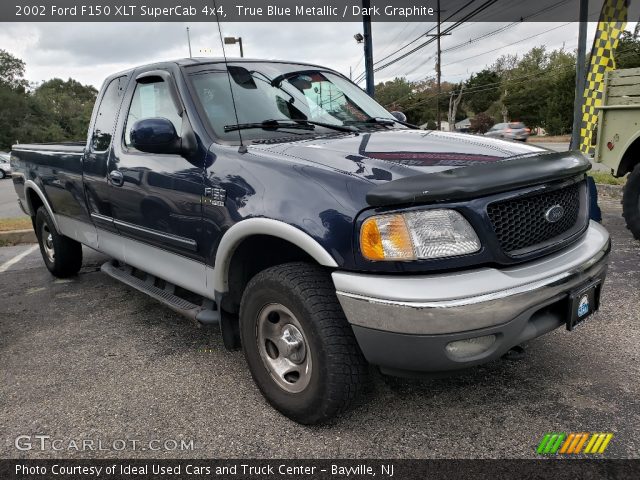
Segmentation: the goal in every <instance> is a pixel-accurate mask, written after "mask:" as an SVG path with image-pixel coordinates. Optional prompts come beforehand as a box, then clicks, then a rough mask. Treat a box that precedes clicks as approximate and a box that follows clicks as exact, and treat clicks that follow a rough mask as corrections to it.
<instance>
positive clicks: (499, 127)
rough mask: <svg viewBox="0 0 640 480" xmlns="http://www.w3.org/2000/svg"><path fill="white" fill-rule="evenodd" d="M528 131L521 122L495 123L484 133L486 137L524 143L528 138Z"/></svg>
mask: <svg viewBox="0 0 640 480" xmlns="http://www.w3.org/2000/svg"><path fill="white" fill-rule="evenodd" d="M529 133H531V130H529V129H528V128H527V127H526V126H525V124H524V123H522V122H508V123H496V124H495V125H494V126H493V127H491V129H490V130H489V131H488V132H487V133H485V136H487V137H494V138H504V139H507V140H520V141H522V142H526V141H527V138H529Z"/></svg>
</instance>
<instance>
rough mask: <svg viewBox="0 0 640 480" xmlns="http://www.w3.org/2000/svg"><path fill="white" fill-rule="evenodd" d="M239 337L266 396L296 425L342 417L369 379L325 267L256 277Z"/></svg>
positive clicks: (287, 267)
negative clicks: (296, 423) (297, 423)
mask: <svg viewBox="0 0 640 480" xmlns="http://www.w3.org/2000/svg"><path fill="white" fill-rule="evenodd" d="M240 334H241V338H242V346H243V349H244V354H245V357H246V359H247V363H248V365H249V369H250V370H251V374H252V376H253V378H254V380H255V382H256V384H257V385H258V387H259V388H260V391H261V392H262V394H263V395H264V397H265V398H266V399H267V400H268V401H269V403H270V404H271V405H272V406H273V407H275V408H276V409H277V410H279V411H280V412H281V413H283V414H284V415H286V416H287V417H289V418H291V419H292V420H294V421H296V422H299V423H303V424H315V423H321V422H324V421H326V420H328V419H330V418H332V417H334V416H335V415H337V414H339V413H341V412H343V411H344V410H346V409H347V408H348V407H349V406H350V405H351V403H352V402H353V400H354V399H355V398H356V395H357V393H358V392H359V390H360V388H361V386H362V384H363V383H364V381H365V379H366V375H367V364H366V361H365V359H364V357H363V356H362V353H361V352H360V349H359V347H358V344H357V343H356V340H355V337H354V335H353V331H352V329H351V327H350V325H349V324H348V322H347V320H346V318H345V316H344V313H343V312H342V308H341V307H340V304H339V302H338V299H337V297H336V293H335V287H334V286H333V283H332V281H331V277H330V275H329V273H328V272H327V271H326V270H325V269H323V268H322V267H319V266H316V265H311V264H306V263H288V264H284V265H278V266H275V267H272V268H268V269H266V270H264V271H262V272H260V273H259V274H258V275H256V276H255V277H254V278H253V279H252V280H251V281H250V282H249V285H248V286H247V288H246V290H245V292H244V295H243V297H242V303H241V307H240Z"/></svg>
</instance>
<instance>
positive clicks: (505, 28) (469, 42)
mask: <svg viewBox="0 0 640 480" xmlns="http://www.w3.org/2000/svg"><path fill="white" fill-rule="evenodd" d="M570 1H571V0H561V1H560V2H557V3H554V4H552V5H550V6H546V7H544V8H542V9H540V10H538V11H536V12H534V13H532V14H531V15H527V16H526V17H522V18H521V19H520V20H519V21H517V22H512V23H510V24H508V25H504V26H502V27H500V28H498V29H496V30H493V31H491V32H488V33H485V34H483V35H480V36H479V37H476V38H474V39H471V40H469V41H468V42H463V43H460V44H457V45H454V46H452V47H449V48H447V49H445V50H442V52H443V53H444V52H450V51H454V50H457V49H460V48H463V47H468V46H469V45H470V44H472V43H475V42H477V41H480V40H484V39H485V38H488V37H491V36H494V35H497V34H499V33H502V32H504V31H506V30H508V29H510V28H513V27H515V26H517V25H521V24H522V23H523V22H524V21H525V20H531V19H533V18H535V17H537V16H539V15H542V14H543V13H545V12H548V11H551V10H553V9H555V8H558V7H560V6H562V5H564V4H566V3H568V2H570ZM468 5H469V3H468V4H466V5H465V7H466V6H468ZM489 6H490V5H487V6H486V7H484V5H483V6H480V7H478V8H477V9H476V10H475V11H474V12H471V14H468V15H467V17H465V18H463V19H462V20H461V21H468V19H469V15H470V16H475V15H478V14H480V13H482V12H484V11H485V10H486V9H487V8H488V7H489ZM512 6H514V5H513V4H512ZM465 7H462V8H465ZM483 7H484V8H483ZM509 8H511V7H509ZM460 10H461V9H458V10H457V11H456V12H455V13H454V14H452V15H451V16H449V17H448V18H451V17H452V16H453V15H455V14H457V13H459V12H460ZM445 21H446V20H445ZM432 30H433V28H432V29H431V30H429V32H430V31H432ZM549 31H551V30H549ZM429 32H427V33H426V34H428V33H429ZM426 34H425V35H426ZM414 42H415V40H414ZM432 42H433V39H431V40H430V41H427V42H425V43H424V44H422V46H426V45H427V44H429V43H432ZM422 46H420V47H419V48H422ZM507 46H508V45H507ZM500 48H502V47H500ZM416 50H417V49H414V50H412V51H411V52H407V53H406V54H404V55H403V56H401V57H398V58H397V59H395V60H394V61H393V62H389V63H388V64H386V65H383V66H382V67H379V68H378V69H375V70H374V71H376V72H377V71H378V70H381V69H382V68H385V67H386V66H388V65H391V64H392V63H395V61H397V60H399V59H402V58H404V57H406V56H408V55H410V54H411V53H413V52H414V51H416ZM388 57H389V56H387V57H385V58H388ZM432 58H433V55H432V56H431V57H429V58H428V59H427V60H426V61H424V62H423V63H422V64H423V65H424V63H426V62H428V61H429V60H431V59H432ZM383 60H384V58H383V59H381V60H379V61H378V62H374V65H376V64H378V63H380V62H381V61H383ZM447 65H451V63H449V64H447ZM447 65H443V66H447ZM420 66H421V65H420V64H418V65H416V66H415V67H414V68H413V69H412V70H411V71H409V72H408V74H411V73H413V72H414V71H416V70H417V69H418V68H420Z"/></svg>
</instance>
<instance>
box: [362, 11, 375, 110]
mask: <svg viewBox="0 0 640 480" xmlns="http://www.w3.org/2000/svg"><path fill="white" fill-rule="evenodd" d="M362 8H363V10H364V15H362V30H363V32H362V33H363V34H364V70H365V72H366V77H367V93H368V94H369V96H370V97H373V94H374V93H375V84H374V83H373V39H372V38H371V15H370V13H369V12H370V8H371V0H362Z"/></svg>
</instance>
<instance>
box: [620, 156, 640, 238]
mask: <svg viewBox="0 0 640 480" xmlns="http://www.w3.org/2000/svg"><path fill="white" fill-rule="evenodd" d="M622 215H623V216H624V219H625V221H626V222H627V228H628V229H629V230H630V231H631V233H632V234H633V236H634V237H635V238H636V239H638V240H640V164H638V165H636V167H635V168H634V169H633V171H632V172H631V173H630V174H629V177H628V178H627V183H626V185H625V186H624V194H623V196H622Z"/></svg>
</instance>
